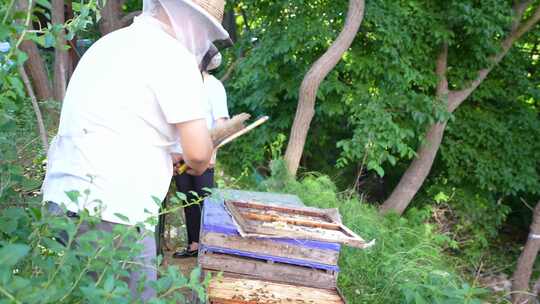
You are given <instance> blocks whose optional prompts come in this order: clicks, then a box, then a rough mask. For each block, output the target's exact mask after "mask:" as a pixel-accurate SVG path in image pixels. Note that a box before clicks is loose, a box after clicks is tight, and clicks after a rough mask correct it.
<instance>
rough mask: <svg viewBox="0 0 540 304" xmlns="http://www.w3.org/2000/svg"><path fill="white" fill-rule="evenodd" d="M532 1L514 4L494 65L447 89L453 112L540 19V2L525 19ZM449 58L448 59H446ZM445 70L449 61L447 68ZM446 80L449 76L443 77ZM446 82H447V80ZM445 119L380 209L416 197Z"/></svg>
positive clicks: (400, 209) (400, 206)
mask: <svg viewBox="0 0 540 304" xmlns="http://www.w3.org/2000/svg"><path fill="white" fill-rule="evenodd" d="M530 3H531V1H521V2H516V5H515V6H514V21H513V23H512V29H511V31H510V33H509V34H508V36H507V37H506V38H505V39H504V40H503V41H502V43H501V52H499V53H498V54H496V55H495V56H493V57H491V65H490V66H489V67H487V68H484V69H481V70H479V71H478V76H477V77H476V79H474V80H473V81H472V82H471V84H470V85H469V86H468V87H466V88H464V89H462V90H459V91H450V92H448V91H447V95H448V111H449V112H450V113H452V112H454V111H455V110H456V109H457V108H458V107H459V106H460V105H461V104H462V103H463V102H464V101H465V100H466V99H467V98H468V97H469V96H470V95H471V94H472V92H474V90H476V88H478V86H479V85H480V84H481V83H482V82H483V81H484V80H485V79H486V77H487V76H488V75H489V73H490V72H491V70H492V69H493V67H495V66H496V65H497V64H499V63H500V62H501V60H502V58H504V56H505V55H506V54H507V53H508V51H509V50H510V48H511V47H512V45H513V44H514V42H515V41H516V40H518V39H519V38H520V37H521V36H523V35H524V34H525V33H527V32H528V31H529V30H530V29H531V28H532V27H533V26H534V25H536V24H537V23H538V21H539V20H540V5H539V6H537V7H536V8H535V10H534V13H533V14H532V16H531V17H529V18H528V19H527V20H525V21H523V22H522V20H521V19H522V17H523V13H524V12H525V10H526V8H527V7H528V6H529V4H530ZM445 60H446V59H445ZM439 61H440V57H439V59H438V63H437V75H438V76H439V77H441V75H442V74H441V72H442V70H441V69H440V66H439V65H440V62H439ZM444 72H446V63H445V69H444ZM444 81H445V82H446V77H444ZM440 85H441V83H439V86H438V88H437V97H438V98H439V99H440V98H441V97H442V96H443V95H444V94H443V95H441V92H440V91H439V90H440ZM446 86H448V84H447V83H446ZM445 126H446V123H443V124H436V125H433V126H431V127H430V130H429V131H428V133H427V138H426V144H427V146H421V147H420V151H418V153H417V155H416V158H415V159H414V160H413V162H412V163H411V165H410V166H409V168H407V171H405V173H404V174H403V176H402V177H401V179H400V181H399V183H398V185H397V186H396V188H395V189H394V191H392V194H391V195H390V197H389V198H388V199H387V200H386V201H385V202H384V203H383V204H382V206H381V207H380V210H381V212H383V213H385V212H388V211H389V210H392V209H393V210H395V211H396V212H397V213H398V214H402V213H403V211H404V210H405V209H406V208H407V206H408V205H409V204H410V203H411V201H412V199H413V197H414V196H415V195H416V193H417V192H418V190H419V189H420V187H421V186H422V184H423V183H424V180H425V179H426V177H427V175H428V174H429V171H430V170H431V166H432V165H433V161H434V160H435V156H436V155H437V151H438V150H439V147H440V145H441V141H442V137H443V133H444V128H445Z"/></svg>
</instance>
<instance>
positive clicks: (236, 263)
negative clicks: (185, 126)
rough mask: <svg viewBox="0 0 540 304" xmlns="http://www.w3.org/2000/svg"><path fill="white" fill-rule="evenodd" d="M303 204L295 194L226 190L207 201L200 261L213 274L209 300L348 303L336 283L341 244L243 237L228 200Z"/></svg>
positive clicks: (205, 270)
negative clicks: (343, 298)
mask: <svg viewBox="0 0 540 304" xmlns="http://www.w3.org/2000/svg"><path fill="white" fill-rule="evenodd" d="M226 200H227V201H230V200H237V201H251V202H258V203H271V204H274V205H275V204H279V205H283V206H297V207H298V206H303V204H302V202H301V201H300V200H299V199H298V197H296V196H292V195H280V194H271V193H260V192H245V191H232V190H221V191H220V193H219V194H218V195H214V196H213V197H212V198H209V199H207V200H206V201H205V207H204V211H203V219H202V225H201V239H200V251H199V258H198V262H199V265H200V266H201V267H202V269H203V272H205V273H208V272H210V273H212V275H213V276H215V275H216V274H217V273H222V275H221V277H217V278H216V279H213V280H212V281H211V283H210V286H209V290H208V294H209V300H210V303H229V304H230V303H238V304H242V303H344V301H343V300H342V298H341V296H340V295H339V293H338V291H337V287H336V281H337V274H338V272H339V267H338V265H337V262H338V258H339V251H340V247H341V245H340V244H338V243H330V242H322V241H313V240H301V239H290V238H255V237H242V236H241V235H240V233H239V231H238V228H237V225H235V223H234V222H233V218H232V217H231V215H230V214H229V212H228V211H227V209H226V207H225V204H224V202H225V201H226Z"/></svg>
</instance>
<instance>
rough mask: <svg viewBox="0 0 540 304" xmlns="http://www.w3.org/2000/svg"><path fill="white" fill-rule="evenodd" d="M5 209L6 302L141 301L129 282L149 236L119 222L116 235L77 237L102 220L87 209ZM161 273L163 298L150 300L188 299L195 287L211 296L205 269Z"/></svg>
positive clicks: (0, 234)
mask: <svg viewBox="0 0 540 304" xmlns="http://www.w3.org/2000/svg"><path fill="white" fill-rule="evenodd" d="M70 194H71V196H70V197H72V198H73V199H74V201H75V200H77V198H78V197H79V195H77V194H76V193H70ZM23 206H24V207H23ZM0 211H1V213H0V294H1V296H0V303H81V302H84V303H138V301H137V300H136V299H133V298H132V296H131V293H130V290H129V288H128V285H127V283H126V282H125V278H126V277H127V276H128V274H129V273H128V272H129V271H137V269H138V268H139V265H138V263H137V261H136V259H135V258H136V257H137V256H138V253H139V252H140V251H141V250H142V248H141V245H138V244H137V242H136V241H137V240H138V239H140V238H142V237H143V235H141V234H139V233H137V232H136V229H133V228H132V227H129V226H123V225H116V226H115V228H114V230H113V231H112V232H111V233H108V232H104V231H96V230H94V231H89V232H87V233H85V234H82V235H81V236H79V237H77V236H76V235H77V231H79V228H80V226H81V225H82V224H83V223H88V224H89V225H92V224H95V223H97V222H98V221H99V220H100V219H99V218H98V217H96V216H91V215H90V214H89V213H88V212H87V211H84V210H82V211H81V212H80V213H79V216H80V217H79V218H68V217H67V216H53V215H51V214H49V213H48V212H47V211H46V210H45V208H44V207H43V206H42V204H41V203H38V202H30V203H28V204H25V205H21V204H19V205H15V206H14V207H8V208H1V209H0ZM63 234H64V235H66V237H65V238H61V237H60V236H62V235H63ZM59 240H64V242H63V243H61V242H59ZM157 262H159V261H157ZM158 271H159V274H160V275H159V279H158V280H157V281H155V282H153V283H152V287H153V288H154V289H155V290H156V291H157V293H158V297H157V298H155V299H152V300H151V302H150V303H186V302H188V299H187V298H186V296H185V295H186V293H187V292H189V291H190V290H192V291H195V292H196V293H197V295H198V297H199V298H200V299H202V300H204V299H205V297H206V295H205V285H206V284H207V283H208V281H209V277H207V278H205V281H204V282H203V283H202V284H201V283H200V281H199V277H200V268H196V269H194V270H193V271H192V272H191V275H190V277H189V278H188V277H185V276H183V275H182V273H181V272H180V271H179V269H176V268H174V267H169V268H167V269H158ZM142 280H144V278H141V280H140V281H139V283H142ZM141 288H142V285H141V284H139V289H141Z"/></svg>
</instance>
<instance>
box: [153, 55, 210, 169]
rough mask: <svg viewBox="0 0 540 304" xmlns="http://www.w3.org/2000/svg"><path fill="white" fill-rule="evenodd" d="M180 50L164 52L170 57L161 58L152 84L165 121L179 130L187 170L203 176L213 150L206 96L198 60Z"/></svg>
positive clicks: (179, 139)
mask: <svg viewBox="0 0 540 304" xmlns="http://www.w3.org/2000/svg"><path fill="white" fill-rule="evenodd" d="M181 51H182V50H181V49H180V50H179V53H176V54H165V57H166V58H171V60H169V61H167V62H166V64H164V63H163V62H162V61H159V63H160V65H159V66H157V67H156V73H155V74H154V75H152V76H153V77H152V78H151V87H152V89H153V92H154V95H155V98H156V100H157V101H158V103H159V106H160V108H161V113H162V114H163V116H164V118H165V120H166V121H167V123H169V124H171V125H174V127H175V128H176V130H177V135H178V138H177V140H178V141H179V142H180V146H181V148H182V154H183V159H184V161H185V163H186V164H187V166H188V167H189V168H190V170H188V172H189V173H190V174H194V175H200V174H202V173H203V172H204V171H205V170H206V168H207V167H208V163H209V161H210V158H211V156H212V150H213V147H212V142H211V139H210V134H209V131H208V127H207V126H206V120H205V117H206V111H205V107H204V105H205V103H206V95H205V94H204V91H203V82H202V77H201V74H200V72H199V68H198V66H197V63H196V62H195V60H193V56H191V55H189V54H187V53H181ZM186 52H187V51H186ZM173 59H174V60H173Z"/></svg>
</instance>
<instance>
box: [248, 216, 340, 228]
mask: <svg viewBox="0 0 540 304" xmlns="http://www.w3.org/2000/svg"><path fill="white" fill-rule="evenodd" d="M241 214H242V215H243V216H244V217H245V218H247V219H250V220H256V221H262V222H284V223H289V224H293V225H297V226H306V227H313V228H324V229H331V230H341V225H339V224H334V223H322V222H316V221H308V220H299V219H292V218H286V217H283V216H277V215H269V214H257V213H251V212H241Z"/></svg>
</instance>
